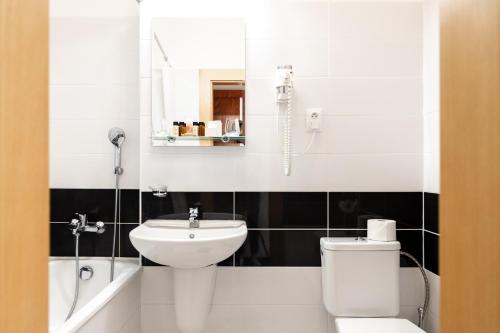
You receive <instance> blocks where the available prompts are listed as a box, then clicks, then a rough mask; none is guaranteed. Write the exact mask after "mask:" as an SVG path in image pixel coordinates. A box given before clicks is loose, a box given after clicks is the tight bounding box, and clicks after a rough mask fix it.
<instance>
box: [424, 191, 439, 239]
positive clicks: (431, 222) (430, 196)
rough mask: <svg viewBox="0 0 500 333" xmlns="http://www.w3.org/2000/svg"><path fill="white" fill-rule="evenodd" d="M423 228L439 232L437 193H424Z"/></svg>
mask: <svg viewBox="0 0 500 333" xmlns="http://www.w3.org/2000/svg"><path fill="white" fill-rule="evenodd" d="M424 228H425V230H429V231H432V232H435V233H439V194H436V193H428V192H425V193H424Z"/></svg>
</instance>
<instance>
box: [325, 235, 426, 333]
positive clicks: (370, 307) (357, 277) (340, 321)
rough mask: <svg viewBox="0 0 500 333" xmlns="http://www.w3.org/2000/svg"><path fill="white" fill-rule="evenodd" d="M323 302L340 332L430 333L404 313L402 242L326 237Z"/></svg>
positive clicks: (338, 332) (337, 330)
mask: <svg viewBox="0 0 500 333" xmlns="http://www.w3.org/2000/svg"><path fill="white" fill-rule="evenodd" d="M320 245H321V267H322V269H321V274H322V276H321V278H322V285H323V303H324V305H325V307H326V310H327V311H328V312H329V313H330V314H331V315H332V316H334V317H335V328H336V332H337V333H425V332H424V331H423V330H422V329H420V328H419V327H418V326H416V325H415V324H413V323H412V322H410V321H409V320H406V319H400V318H395V317H396V316H397V315H398V314H399V252H400V249H401V245H400V243H399V242H397V241H391V242H381V241H373V240H367V239H361V238H360V239H358V238H345V237H343V238H327V237H324V238H321V240H320Z"/></svg>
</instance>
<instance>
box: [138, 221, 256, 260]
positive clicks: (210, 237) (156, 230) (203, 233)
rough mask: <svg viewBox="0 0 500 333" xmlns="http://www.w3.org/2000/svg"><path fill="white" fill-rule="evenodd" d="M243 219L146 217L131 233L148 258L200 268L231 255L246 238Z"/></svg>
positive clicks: (139, 249)
mask: <svg viewBox="0 0 500 333" xmlns="http://www.w3.org/2000/svg"><path fill="white" fill-rule="evenodd" d="M247 233H248V231H247V226H246V223H245V222H244V221H240V220H200V221H199V228H189V222H188V221H187V220H147V221H146V222H144V223H143V224H141V225H140V226H138V227H137V228H135V229H133V230H132V231H131V232H130V240H131V242H132V244H133V245H134V247H135V248H136V249H137V250H138V251H139V252H140V253H141V254H142V255H143V256H144V257H146V258H148V259H150V260H152V261H154V262H157V263H159V264H162V265H168V266H172V267H174V268H200V267H205V266H209V265H212V264H216V263H218V262H220V261H222V260H224V259H226V258H228V257H230V256H231V255H232V254H233V253H234V252H236V250H238V248H239V247H240V246H241V245H242V244H243V242H244V241H245V239H246V237H247Z"/></svg>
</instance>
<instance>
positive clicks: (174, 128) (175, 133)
mask: <svg viewBox="0 0 500 333" xmlns="http://www.w3.org/2000/svg"><path fill="white" fill-rule="evenodd" d="M172 136H179V122H178V121H174V125H173V126H172Z"/></svg>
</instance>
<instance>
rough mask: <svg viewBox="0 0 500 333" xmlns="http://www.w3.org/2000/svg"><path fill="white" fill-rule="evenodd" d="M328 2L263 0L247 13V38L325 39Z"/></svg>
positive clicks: (325, 0)
mask: <svg viewBox="0 0 500 333" xmlns="http://www.w3.org/2000/svg"><path fill="white" fill-rule="evenodd" d="M328 2H329V1H328V0H317V1H286V0H285V1H283V0H277V1H266V2H264V1H263V2H261V3H260V5H257V6H255V7H256V8H255V10H254V11H249V13H248V14H247V20H246V22H247V38H249V39H267V38H272V39H283V38H284V39H327V38H328V7H329V3H328Z"/></svg>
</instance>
